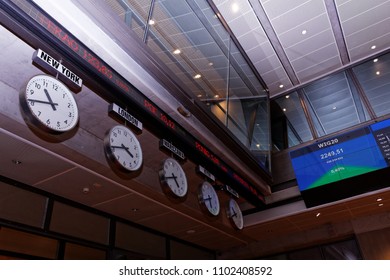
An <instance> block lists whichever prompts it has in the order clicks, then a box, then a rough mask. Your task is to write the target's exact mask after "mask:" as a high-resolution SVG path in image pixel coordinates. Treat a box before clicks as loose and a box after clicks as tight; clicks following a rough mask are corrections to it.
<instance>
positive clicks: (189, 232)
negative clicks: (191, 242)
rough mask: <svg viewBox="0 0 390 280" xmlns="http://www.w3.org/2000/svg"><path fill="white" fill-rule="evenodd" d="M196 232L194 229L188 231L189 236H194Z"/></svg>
mask: <svg viewBox="0 0 390 280" xmlns="http://www.w3.org/2000/svg"><path fill="white" fill-rule="evenodd" d="M195 232H196V230H194V229H189V230H187V231H186V233H187V234H194V233H195Z"/></svg>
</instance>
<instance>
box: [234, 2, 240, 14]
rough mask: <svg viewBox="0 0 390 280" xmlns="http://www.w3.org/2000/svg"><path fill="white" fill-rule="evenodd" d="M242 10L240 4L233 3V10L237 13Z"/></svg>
mask: <svg viewBox="0 0 390 280" xmlns="http://www.w3.org/2000/svg"><path fill="white" fill-rule="evenodd" d="M239 10H240V6H238V4H237V3H233V4H232V12H233V13H237V12H238V11H239Z"/></svg>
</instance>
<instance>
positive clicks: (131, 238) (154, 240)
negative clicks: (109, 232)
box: [115, 223, 166, 258]
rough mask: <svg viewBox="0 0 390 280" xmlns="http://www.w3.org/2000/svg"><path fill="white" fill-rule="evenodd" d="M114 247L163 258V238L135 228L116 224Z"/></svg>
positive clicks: (164, 246)
mask: <svg viewBox="0 0 390 280" xmlns="http://www.w3.org/2000/svg"><path fill="white" fill-rule="evenodd" d="M115 240H116V244H115V245H116V247H119V248H122V249H125V250H128V251H132V252H137V253H141V254H143V255H145V256H153V257H158V258H165V256H166V245H165V244H166V243H165V238H164V237H162V236H158V235H155V234H153V233H150V232H147V231H144V230H141V229H137V228H135V227H132V226H129V225H126V224H123V223H117V226H116V238H115Z"/></svg>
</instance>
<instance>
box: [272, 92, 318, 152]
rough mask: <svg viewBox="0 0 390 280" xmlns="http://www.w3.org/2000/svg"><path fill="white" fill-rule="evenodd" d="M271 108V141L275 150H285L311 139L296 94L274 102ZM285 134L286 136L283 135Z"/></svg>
mask: <svg viewBox="0 0 390 280" xmlns="http://www.w3.org/2000/svg"><path fill="white" fill-rule="evenodd" d="M275 102H276V103H277V105H278V106H276V104H274V103H271V106H272V107H271V108H272V128H273V129H272V140H273V143H274V145H275V146H276V149H285V148H287V147H292V146H295V145H298V144H300V143H303V142H306V141H309V140H312V139H313V136H312V134H311V132H310V127H309V124H308V122H307V119H306V116H305V113H304V111H303V108H302V105H301V101H300V99H299V96H298V93H297V92H293V93H290V94H289V95H286V96H283V97H280V98H278V99H276V100H275ZM286 133H287V135H285V134H286Z"/></svg>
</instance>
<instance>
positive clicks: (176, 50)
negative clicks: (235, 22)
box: [147, 0, 228, 101]
mask: <svg viewBox="0 0 390 280" xmlns="http://www.w3.org/2000/svg"><path fill="white" fill-rule="evenodd" d="M198 2H199V1H198ZM200 2H201V1H200ZM189 5H191V6H189ZM193 9H195V11H194V10H193ZM205 13H206V14H210V7H209V8H208V9H206V8H203V9H201V10H200V8H199V7H198V6H197V5H196V4H195V3H193V2H191V3H190V2H189V3H188V4H187V2H185V1H175V0H161V1H156V3H155V5H154V10H153V16H152V17H153V19H154V21H155V23H154V24H153V25H151V26H150V29H149V33H148V40H147V44H148V46H149V47H150V48H151V49H152V50H153V52H154V53H155V54H157V56H158V57H159V58H160V59H161V60H162V61H163V63H164V64H165V65H166V66H167V67H169V69H170V70H171V71H172V72H173V74H174V75H176V76H177V77H178V78H179V80H181V82H183V84H184V85H185V86H186V88H187V89H189V90H190V91H191V92H192V93H193V94H194V95H195V96H196V97H198V98H201V99H202V100H205V101H207V100H208V99H210V98H214V97H215V96H216V95H219V96H220V97H224V96H225V93H226V88H227V81H226V80H227V71H228V68H227V65H228V60H227V56H226V54H227V49H226V45H225V43H224V40H226V38H228V36H227V33H226V31H225V32H222V33H220V34H218V33H216V32H215V30H214V29H213V27H211V26H210V22H213V23H214V24H215V23H216V22H217V19H208V20H210V21H208V20H206V19H205V18H203V17H202V18H201V19H199V18H198V15H197V14H199V15H201V16H204V14H205ZM205 24H206V25H205Z"/></svg>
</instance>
